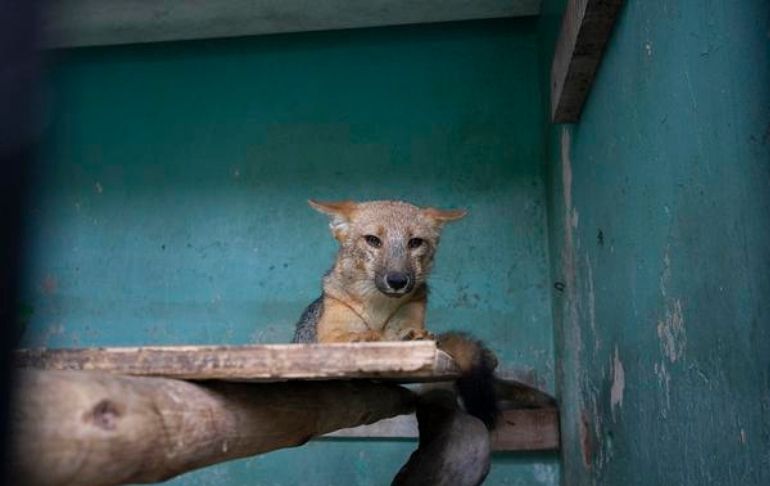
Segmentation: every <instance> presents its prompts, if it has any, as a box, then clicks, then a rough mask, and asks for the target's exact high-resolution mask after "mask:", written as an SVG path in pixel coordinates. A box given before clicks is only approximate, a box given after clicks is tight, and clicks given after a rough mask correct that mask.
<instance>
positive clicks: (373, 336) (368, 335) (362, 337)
mask: <svg viewBox="0 0 770 486" xmlns="http://www.w3.org/2000/svg"><path fill="white" fill-rule="evenodd" d="M374 341H382V333H380V332H379V331H364V332H359V333H356V334H355V335H353V336H352V339H351V340H350V342H352V343H368V342H374Z"/></svg>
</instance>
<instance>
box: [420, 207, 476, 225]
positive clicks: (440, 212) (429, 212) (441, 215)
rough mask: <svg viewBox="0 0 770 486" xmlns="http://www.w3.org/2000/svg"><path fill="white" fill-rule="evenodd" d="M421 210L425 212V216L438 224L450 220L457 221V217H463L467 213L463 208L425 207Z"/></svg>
mask: <svg viewBox="0 0 770 486" xmlns="http://www.w3.org/2000/svg"><path fill="white" fill-rule="evenodd" d="M422 212H423V214H425V216H427V217H429V218H430V219H432V220H434V221H435V222H437V223H438V224H444V223H449V222H450V221H457V220H458V219H461V218H464V217H465V215H466V214H468V211H466V210H464V209H436V208H425V209H423V210H422Z"/></svg>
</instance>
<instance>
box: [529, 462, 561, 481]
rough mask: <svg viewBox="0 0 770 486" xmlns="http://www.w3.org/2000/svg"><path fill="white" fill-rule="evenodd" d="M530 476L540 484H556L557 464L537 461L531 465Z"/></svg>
mask: <svg viewBox="0 0 770 486" xmlns="http://www.w3.org/2000/svg"><path fill="white" fill-rule="evenodd" d="M532 476H534V478H535V481H537V482H538V483H540V484H558V482H559V469H558V467H557V466H551V465H548V464H540V463H537V464H535V465H534V466H532Z"/></svg>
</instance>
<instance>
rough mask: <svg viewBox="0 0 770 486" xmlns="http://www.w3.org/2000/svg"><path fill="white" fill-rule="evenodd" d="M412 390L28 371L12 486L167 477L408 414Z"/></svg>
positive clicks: (16, 415) (94, 484) (22, 383)
mask: <svg viewBox="0 0 770 486" xmlns="http://www.w3.org/2000/svg"><path fill="white" fill-rule="evenodd" d="M412 410H413V394H412V393H411V392H410V391H409V390H407V389H405V388H403V387H400V386H397V385H392V384H377V383H371V382H336V381H328V382H323V383H320V382H296V383H271V384H241V383H222V382H208V383H205V384H200V383H197V384H196V383H189V382H185V381H179V380H174V379H165V378H148V377H131V376H118V375H113V374H106V373H98V372H72V371H34V370H26V371H22V372H21V373H20V374H19V376H18V388H17V393H16V400H15V406H14V411H13V422H12V427H13V442H14V454H13V457H12V463H11V471H12V474H13V476H12V477H13V478H14V483H15V484H24V485H29V486H36V485H65V484H66V485H69V486H78V485H84V486H85V485H89V486H109V485H118V484H126V483H148V482H157V481H163V480H166V479H168V478H171V477H173V476H176V475H178V474H181V473H184V472H187V471H190V470H193V469H197V468H200V467H204V466H207V465H210V464H214V463H217V462H221V461H226V460H230V459H235V458H240V457H246V456H250V455H254V454H260V453H264V452H268V451H271V450H274V449H280V448H284V447H293V446H298V445H301V444H303V443H305V442H306V441H307V440H309V439H310V438H312V437H315V436H317V435H321V434H325V433H328V432H331V431H334V430H337V429H340V428H345V427H353V426H356V425H361V424H368V423H372V422H375V421H378V420H380V419H383V418H386V417H392V416H394V415H398V414H404V413H410V412H411V411H412Z"/></svg>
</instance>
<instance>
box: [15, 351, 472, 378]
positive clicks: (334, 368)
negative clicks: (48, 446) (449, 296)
mask: <svg viewBox="0 0 770 486" xmlns="http://www.w3.org/2000/svg"><path fill="white" fill-rule="evenodd" d="M14 360H15V364H16V366H18V367H25V368H37V369H47V370H77V371H104V372H109V373H119V374H127V375H139V376H163V377H167V378H177V379H188V380H228V381H254V382H275V381H284V380H331V379H349V378H370V379H371V378H379V379H391V380H396V381H399V382H403V383H409V382H420V381H441V380H451V379H453V378H456V377H457V372H458V370H457V367H456V365H455V363H454V361H452V359H451V358H450V357H449V356H448V355H447V354H446V353H444V352H443V351H439V350H438V349H437V348H436V344H435V342H433V341H411V342H379V343H355V344H350V343H345V344H265V345H254V346H150V347H138V348H131V347H126V348H84V349H23V350H18V351H16V352H15V356H14Z"/></svg>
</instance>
